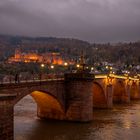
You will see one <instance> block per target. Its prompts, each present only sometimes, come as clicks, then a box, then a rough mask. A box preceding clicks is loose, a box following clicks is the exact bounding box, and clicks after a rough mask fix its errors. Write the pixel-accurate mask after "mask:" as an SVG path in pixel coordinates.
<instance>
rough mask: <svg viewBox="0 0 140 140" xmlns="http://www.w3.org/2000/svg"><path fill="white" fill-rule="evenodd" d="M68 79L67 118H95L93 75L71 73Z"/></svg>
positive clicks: (90, 119)
mask: <svg viewBox="0 0 140 140" xmlns="http://www.w3.org/2000/svg"><path fill="white" fill-rule="evenodd" d="M65 80H66V119H67V120H70V121H80V122H89V121H92V120H93V75H91V74H87V73H71V74H66V75H65Z"/></svg>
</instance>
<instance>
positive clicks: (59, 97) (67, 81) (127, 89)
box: [0, 74, 140, 140]
mask: <svg viewBox="0 0 140 140" xmlns="http://www.w3.org/2000/svg"><path fill="white" fill-rule="evenodd" d="M71 77H72V78H71ZM29 94H30V95H31V96H32V97H33V99H34V100H35V102H36V103H37V116H38V117H40V118H46V119H57V120H68V121H80V122H89V121H92V119H93V109H94V108H104V109H106V108H112V107H113V104H114V103H130V101H131V100H136V99H140V80H139V79H138V78H132V77H126V76H119V75H113V74H110V75H95V76H94V78H93V75H92V74H91V75H90V74H88V77H87V75H86V74H81V77H80V78H79V74H78V76H77V74H70V75H68V76H65V78H60V79H47V80H29V81H20V83H15V81H12V82H10V83H8V82H4V83H2V84H0V114H2V115H0V139H2V140H13V114H14V112H13V108H14V105H15V104H16V103H17V102H18V101H20V100H21V99H22V98H23V97H25V96H26V95H29Z"/></svg>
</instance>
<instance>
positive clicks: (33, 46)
mask: <svg viewBox="0 0 140 140" xmlns="http://www.w3.org/2000/svg"><path fill="white" fill-rule="evenodd" d="M89 46H90V44H89V43H88V42H86V41H82V40H78V39H70V38H55V37H34V38H33V37H22V36H10V35H0V56H1V57H3V56H5V57H8V56H10V55H11V54H13V53H14V50H15V48H18V47H20V48H21V49H22V50H23V51H28V50H38V52H39V53H43V52H46V51H52V52H53V51H58V52H63V53H69V54H71V53H72V52H71V51H74V52H73V53H75V55H77V52H78V53H79V50H81V49H85V50H86V49H87V48H88V47H89ZM71 49H72V50H71Z"/></svg>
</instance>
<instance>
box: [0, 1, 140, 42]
mask: <svg viewBox="0 0 140 140" xmlns="http://www.w3.org/2000/svg"><path fill="white" fill-rule="evenodd" d="M0 34H13V35H28V36H56V37H72V38H78V39H83V40H87V41H90V42H118V41H134V40H140V0H0Z"/></svg>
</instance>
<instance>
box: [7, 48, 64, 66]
mask: <svg viewBox="0 0 140 140" xmlns="http://www.w3.org/2000/svg"><path fill="white" fill-rule="evenodd" d="M8 62H9V63H13V62H24V63H30V62H34V63H46V64H50V63H51V64H56V65H63V63H64V61H63V60H62V57H61V56H60V53H44V54H37V53H22V52H21V50H20V49H16V50H15V55H14V56H13V57H10V58H9V59H8Z"/></svg>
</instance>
